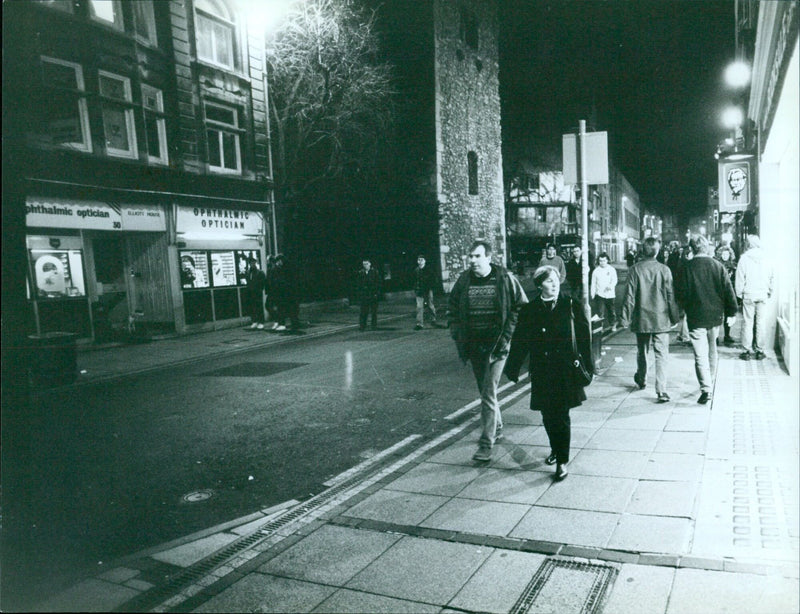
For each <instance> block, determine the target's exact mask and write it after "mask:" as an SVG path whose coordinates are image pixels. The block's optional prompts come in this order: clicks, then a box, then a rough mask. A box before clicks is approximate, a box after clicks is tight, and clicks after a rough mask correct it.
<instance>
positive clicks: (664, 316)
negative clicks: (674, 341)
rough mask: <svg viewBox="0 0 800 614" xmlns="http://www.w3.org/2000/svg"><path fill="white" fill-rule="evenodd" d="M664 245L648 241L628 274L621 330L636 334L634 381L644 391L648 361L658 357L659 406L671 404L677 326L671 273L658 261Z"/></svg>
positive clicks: (657, 392)
mask: <svg viewBox="0 0 800 614" xmlns="http://www.w3.org/2000/svg"><path fill="white" fill-rule="evenodd" d="M660 247H661V242H660V241H659V240H658V239H656V238H655V237H648V238H646V239H645V240H644V245H643V246H642V259H641V260H639V262H637V263H636V264H634V265H633V266H632V267H631V269H630V270H629V271H628V282H627V285H626V287H625V298H624V299H623V301H622V315H621V317H620V326H622V327H623V328H627V327H628V326H630V329H631V331H632V332H633V333H635V334H636V349H637V353H636V374H635V375H634V376H633V381H634V383H635V384H636V386H637V387H638V388H639V389H640V390H643V389H644V388H645V386H646V385H647V371H648V364H647V363H648V357H649V354H650V348H651V347H652V349H653V353H654V354H655V374H656V378H655V379H656V395H657V399H658V402H659V403H666V402H668V401H669V400H670V398H669V393H668V392H667V361H668V360H669V331H670V328H672V326H673V325H674V324H677V323H678V305H677V303H676V301H675V294H674V288H673V284H672V273H671V272H670V270H669V267H667V266H666V265H664V264H661V263H660V262H658V261H657V260H656V254H658V250H659V248H660Z"/></svg>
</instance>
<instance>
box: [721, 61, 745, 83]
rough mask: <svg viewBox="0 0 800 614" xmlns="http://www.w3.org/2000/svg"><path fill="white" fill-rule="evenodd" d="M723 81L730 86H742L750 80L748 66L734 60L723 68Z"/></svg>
mask: <svg viewBox="0 0 800 614" xmlns="http://www.w3.org/2000/svg"><path fill="white" fill-rule="evenodd" d="M725 82H726V83H727V84H728V85H730V86H731V87H735V88H742V87H744V86H745V85H747V84H748V83H749V82H750V66H748V65H747V63H746V62H743V61H742V60H736V61H735V62H732V63H731V64H729V65H728V67H727V68H726V69H725Z"/></svg>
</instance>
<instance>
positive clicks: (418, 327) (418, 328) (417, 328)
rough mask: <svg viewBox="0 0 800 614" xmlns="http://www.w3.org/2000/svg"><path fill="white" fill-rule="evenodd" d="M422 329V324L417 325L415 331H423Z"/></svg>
mask: <svg viewBox="0 0 800 614" xmlns="http://www.w3.org/2000/svg"><path fill="white" fill-rule="evenodd" d="M422 328H423V327H422V324H417V325H416V326H414V330H422Z"/></svg>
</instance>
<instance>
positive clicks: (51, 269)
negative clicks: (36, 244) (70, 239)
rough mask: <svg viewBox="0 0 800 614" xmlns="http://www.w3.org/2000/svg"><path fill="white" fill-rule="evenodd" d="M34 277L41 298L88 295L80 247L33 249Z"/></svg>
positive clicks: (37, 292)
mask: <svg viewBox="0 0 800 614" xmlns="http://www.w3.org/2000/svg"><path fill="white" fill-rule="evenodd" d="M31 262H32V264H33V279H34V281H35V284H36V294H37V295H38V296H39V297H40V298H65V297H81V296H86V286H85V284H84V279H83V255H82V253H81V250H79V249H69V250H37V249H34V250H31Z"/></svg>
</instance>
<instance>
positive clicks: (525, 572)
mask: <svg viewBox="0 0 800 614" xmlns="http://www.w3.org/2000/svg"><path fill="white" fill-rule="evenodd" d="M546 558H547V557H545V556H544V555H542V554H534V553H529V552H509V551H505V550H496V551H495V552H493V553H492V555H491V556H490V557H489V558H488V559H487V560H486V562H485V563H484V564H483V565H482V566H481V568H480V569H479V570H478V571H477V572H476V573H475V575H474V576H472V577H471V578H470V579H469V581H468V582H467V583H466V584H465V585H464V588H462V589H461V590H460V591H459V592H458V594H457V595H456V596H455V597H454V598H453V600H452V601H451V602H450V603H449V604H448V605H449V606H450V607H452V608H459V609H460V610H467V611H469V612H497V613H501V612H502V613H505V612H508V611H510V610H511V608H512V607H513V606H514V604H515V603H516V601H517V599H518V598H519V596H520V595H521V594H522V591H523V590H525V587H526V586H527V584H528V582H530V580H531V578H532V577H533V575H534V574H535V573H536V570H537V569H538V568H539V566H540V565H541V564H542V563H543V562H544V560H545V559H546Z"/></svg>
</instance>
